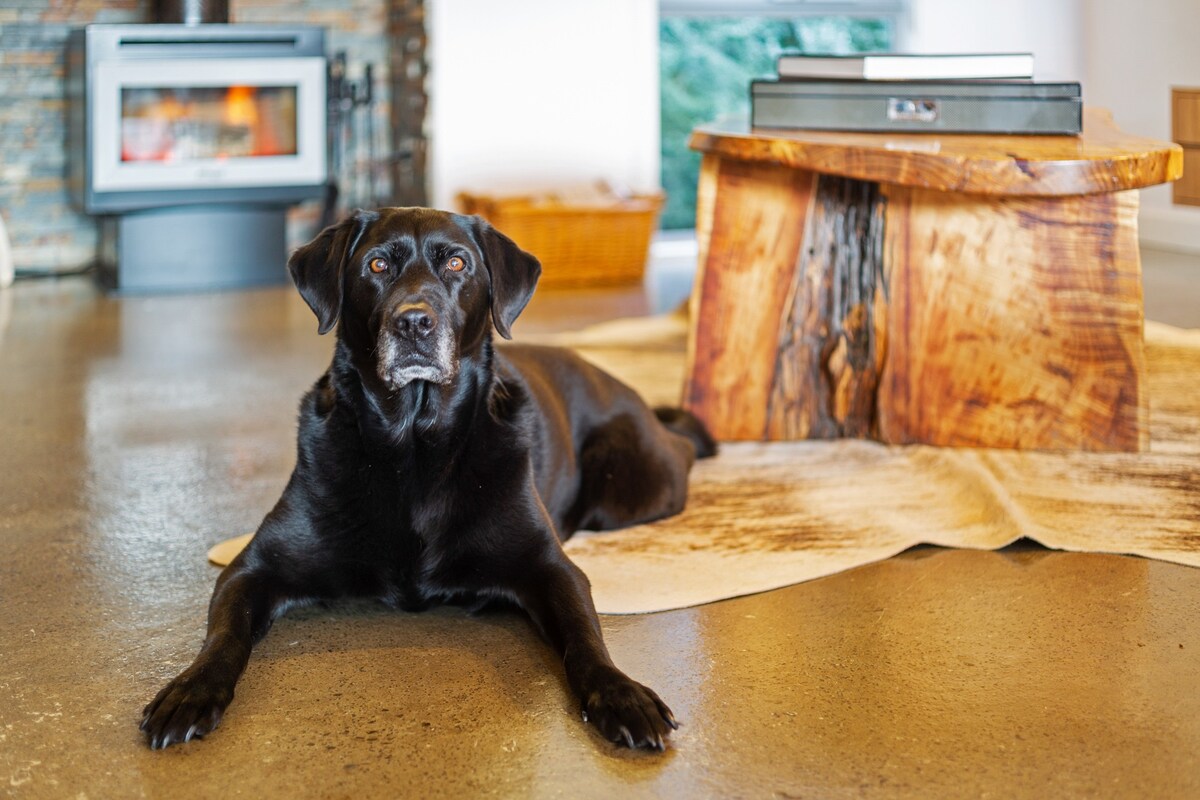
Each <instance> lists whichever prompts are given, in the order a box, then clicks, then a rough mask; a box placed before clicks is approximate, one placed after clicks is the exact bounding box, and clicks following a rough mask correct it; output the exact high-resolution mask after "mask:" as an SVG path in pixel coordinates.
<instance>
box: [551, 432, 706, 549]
mask: <svg viewBox="0 0 1200 800" xmlns="http://www.w3.org/2000/svg"><path fill="white" fill-rule="evenodd" d="M695 451H696V448H695V445H694V444H693V443H692V442H691V439H690V437H685V436H682V435H678V434H676V433H674V432H673V431H671V430H669V429H667V428H666V427H664V426H663V425H660V424H658V422H657V421H656V420H655V418H654V417H652V416H650V415H649V414H646V415H645V416H644V417H643V416H635V415H633V414H621V415H619V416H617V417H614V418H613V419H611V420H610V421H608V422H607V423H605V424H604V425H601V426H599V427H597V428H596V429H595V430H593V431H592V432H591V433H590V434H588V437H587V439H586V440H585V441H584V444H583V447H582V448H581V449H580V453H579V471H580V478H579V494H578V496H577V497H576V500H575V503H574V505H573V506H572V508H571V511H570V513H569V514H568V515H567V519H566V520H565V524H564V526H563V528H564V530H563V533H564V534H565V535H570V534H571V533H573V532H574V531H576V530H579V529H581V528H582V529H586V530H592V531H602V530H612V529H614V528H624V527H628V526H630V525H640V524H642V523H644V522H651V521H653V520H656V519H661V518H663V517H669V516H671V515H672V514H678V513H679V512H680V511H682V510H683V506H684V504H685V503H686V502H687V476H688V470H690V469H691V466H692V462H693V461H694V460H695V458H696V454H695Z"/></svg>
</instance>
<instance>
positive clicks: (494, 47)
mask: <svg viewBox="0 0 1200 800" xmlns="http://www.w3.org/2000/svg"><path fill="white" fill-rule="evenodd" d="M426 14H427V20H426V21H427V25H428V35H429V45H428V47H429V64H430V75H429V84H428V87H429V97H430V106H429V112H428V120H427V125H428V130H429V132H430V137H431V141H430V156H429V174H430V187H429V188H430V194H431V198H430V199H431V202H432V203H433V204H434V205H435V206H438V207H441V208H452V207H453V202H454V195H455V193H456V192H459V191H461V190H471V191H484V192H489V193H508V192H519V191H529V190H538V189H541V188H550V187H561V186H565V185H572V184H575V185H578V184H585V183H590V182H592V181H594V180H596V179H598V178H604V179H606V180H610V181H615V182H618V183H621V184H624V185H626V186H628V187H630V188H632V189H634V190H641V191H648V190H653V189H657V188H658V187H659V100H658V4H657V2H656V0H521V1H520V2H497V1H496V0H429V2H428V4H427V6H426Z"/></svg>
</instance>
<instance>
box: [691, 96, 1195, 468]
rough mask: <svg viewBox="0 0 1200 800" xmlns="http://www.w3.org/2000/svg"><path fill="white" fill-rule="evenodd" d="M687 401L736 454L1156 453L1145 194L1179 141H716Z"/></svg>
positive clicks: (1098, 137) (731, 132) (702, 187)
mask: <svg viewBox="0 0 1200 800" xmlns="http://www.w3.org/2000/svg"><path fill="white" fill-rule="evenodd" d="M689 145H690V146H691V147H692V148H693V149H695V150H699V151H700V152H701V153H702V154H703V160H702V165H701V169H700V181H699V189H698V198H697V212H696V228H697V235H698V238H699V242H700V259H699V271H698V274H697V277H696V288H695V290H694V291H693V294H692V308H691V333H690V336H689V341H688V376H687V382H686V387H685V393H684V404H685V406H686V407H687V408H688V409H690V410H691V411H692V412H694V413H695V414H697V415H698V416H699V417H700V418H701V419H703V420H704V421H705V422H706V423H707V424H708V425H709V426H710V428H711V430H712V432H713V433H714V435H716V436H717V438H719V439H724V440H731V439H733V440H737V439H741V440H777V439H806V438H838V437H864V438H872V439H876V440H879V441H882V442H887V443H897V444H899V443H917V442H920V443H926V444H932V445H945V446H974V447H1005V448H1025V449H1068V450H1122V451H1136V450H1144V449H1147V447H1148V446H1149V432H1148V400H1147V393H1146V367H1145V357H1144V350H1143V340H1142V333H1143V308H1142V280H1141V262H1140V258H1139V255H1138V240H1137V209H1138V193H1137V189H1139V188H1141V187H1144V186H1151V185H1154V184H1158V183H1164V182H1166V181H1172V180H1175V179H1177V178H1178V177H1179V175H1180V174H1181V172H1182V152H1181V150H1180V148H1179V147H1178V146H1177V145H1174V144H1170V143H1167V142H1158V141H1152V140H1150V139H1144V138H1140V137H1136V136H1129V135H1126V134H1124V133H1121V132H1120V131H1119V130H1117V129H1116V127H1115V125H1114V124H1113V122H1112V118H1111V116H1110V115H1109V114H1108V113H1107V112H1105V111H1103V110H1099V109H1089V110H1088V111H1087V112H1086V113H1085V118H1084V130H1083V134H1082V135H1081V136H1078V137H1075V136H1036V137H1031V136H987V135H972V136H965V135H940V134H920V135H914V134H894V135H893V134H861V133H831V132H816V131H811V132H810V131H764V130H750V129H748V128H747V127H746V126H745V124H744V123H742V124H740V125H739V124H738V123H716V124H713V125H710V126H703V127H700V128H697V129H696V130H695V131H693V133H692V137H691V139H690V141H689Z"/></svg>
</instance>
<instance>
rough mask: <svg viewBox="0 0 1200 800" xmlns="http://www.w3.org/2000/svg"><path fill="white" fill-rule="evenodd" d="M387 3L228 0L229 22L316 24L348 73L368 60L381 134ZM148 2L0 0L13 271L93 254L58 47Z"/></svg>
mask: <svg viewBox="0 0 1200 800" xmlns="http://www.w3.org/2000/svg"><path fill="white" fill-rule="evenodd" d="M386 2H387V0H305V1H304V2H290V3H289V2H281V1H280V0H232V2H231V9H232V10H231V16H232V21H233V22H235V23H236V22H255V23H305V24H313V25H323V26H325V27H326V29H327V31H328V33H327V39H326V41H327V46H328V49H329V52H330V54H332V53H334V52H336V51H338V50H346V51H347V56H348V58H349V62H350V72H351V76H352V77H354V76H357V75H358V74H360V73H361V65H362V64H364V63H368V62H373V63H375V64H376V75H377V76H379V78H380V79H381V80H379V82H378V83H377V87H376V88H377V90H378V91H379V96H380V101H381V102H380V103H379V104H378V106H377V109H376V114H375V119H376V129H377V131H380V133H379V139H380V141H385V140H386V138H387V137H386V130H387V129H386V127H385V126H386V125H387V124H388V118H389V109H388V102H387V86H386V80H382V79H384V78H386V76H387V57H388V44H387V36H386V33H385V31H386V24H385V18H386ZM151 12H152V3H151V2H150V1H149V0H0V215H3V217H4V222H5V226H6V228H7V230H8V236H9V240H10V241H11V243H12V249H13V260H14V262H15V264H16V266H17V268H18V269H31V270H48V271H62V270H70V269H74V268H78V267H81V266H85V265H87V264H88V263H90V262H91V261H92V259H93V258H94V257H95V248H96V223H95V221H94V220H93V219H92V218H90V217H88V216H87V215H84V214H82V213H80V212H78V211H76V210H75V209H74V208H73V207H72V205H71V203H70V201H69V199H68V194H67V188H66V181H65V169H66V166H65V165H66V108H65V100H64V96H63V78H64V76H63V71H64V64H63V49H64V47H65V44H66V40H67V34H68V32H69V31H70V30H71V29H72V28H75V27H79V26H83V25H88V24H91V23H122V24H130V23H142V22H149V21H150V14H151ZM315 217H316V213H315V209H314V208H313V207H312V204H309V205H308V207H302V208H299V209H297V211H296V212H295V213H294V214H293V215H292V220H291V224H290V225H289V239H291V240H292V241H293V243H297V242H299V241H303V240H304V239H305V238H307V236H308V235H309V234H311V233H312V230H311V225H312V222H313V220H314V219H315Z"/></svg>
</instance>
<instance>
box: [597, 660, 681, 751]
mask: <svg viewBox="0 0 1200 800" xmlns="http://www.w3.org/2000/svg"><path fill="white" fill-rule="evenodd" d="M583 719H584V721H585V722H590V723H592V724H593V725H595V726H596V727H597V728H598V729H599V730H600V733H601V734H602V735H603V736H604V738H606V739H608V740H609V741H613V742H616V743H617V744H623V745H625V746H626V747H648V748H652V749H655V750H665V749H666V738H667V736H669V735H670V733H671V731H672V730H678V728H679V723H678V722H676V721H675V715H674V714H672V713H671V709H670V708H668V707H667V704H666V703H664V702H663V701H662V700H661V699H660V698H659V696H658V695H657V694H655V693H654V692H653V691H652V690H651V689H648V688H646V687H645V686H642V685H641V684H640V683H638V682H637V681H635V680H632V679H630V678H628V677H626V676H625V675H622V674H621V673H619V672H618V673H616V674H615V675H613V676H612V677H610V678H608V679H606V680H605V681H604V682H602V683H601V684H600V685H599V686H598V687H597V688H595V689H593V690H592V691H590V692H588V693H587V694H586V696H585V697H584V698H583Z"/></svg>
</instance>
